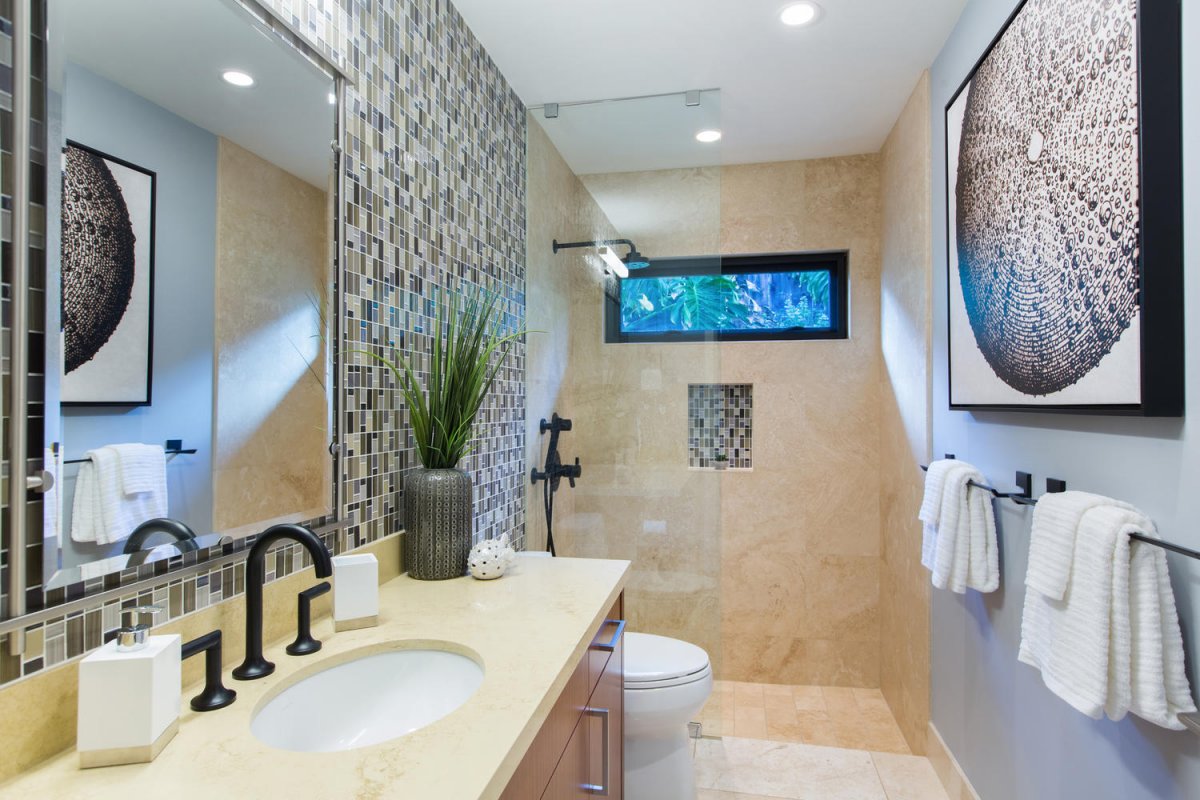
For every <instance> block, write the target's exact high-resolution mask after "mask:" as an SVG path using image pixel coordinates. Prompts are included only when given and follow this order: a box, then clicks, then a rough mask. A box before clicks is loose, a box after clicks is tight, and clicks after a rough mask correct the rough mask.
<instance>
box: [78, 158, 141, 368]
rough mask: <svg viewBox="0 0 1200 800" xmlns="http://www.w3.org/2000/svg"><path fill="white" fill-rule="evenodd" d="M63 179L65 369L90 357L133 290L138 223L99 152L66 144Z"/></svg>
mask: <svg viewBox="0 0 1200 800" xmlns="http://www.w3.org/2000/svg"><path fill="white" fill-rule="evenodd" d="M66 153H67V163H66V171H65V175H64V180H63V209H62V236H63V243H62V284H63V285H62V289H63V308H62V324H63V340H64V350H65V352H64V360H65V369H66V372H68V373H70V372H72V371H74V370H76V369H78V368H79V367H80V366H82V365H83V364H86V363H87V362H88V361H91V360H92V358H94V357H95V355H96V353H97V352H99V351H100V348H102V347H103V346H104V345H105V343H106V342H108V340H109V338H110V337H111V336H112V335H113V332H114V331H115V330H116V329H117V326H118V325H120V324H121V319H122V318H123V317H124V316H125V309H126V308H127V307H128V306H129V300H130V297H131V296H132V294H133V283H134V275H135V270H134V244H135V237H134V233H133V225H132V223H131V222H130V218H129V209H128V208H127V207H126V205H125V198H124V196H123V195H122V194H121V187H120V186H119V185H118V184H117V181H116V179H115V178H113V175H112V172H111V171H110V170H109V168H108V165H107V164H105V163H104V159H102V158H101V157H100V156H98V155H96V154H94V153H89V152H87V151H85V150H81V149H79V148H77V147H68V148H67V151H66Z"/></svg>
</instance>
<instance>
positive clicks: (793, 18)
mask: <svg viewBox="0 0 1200 800" xmlns="http://www.w3.org/2000/svg"><path fill="white" fill-rule="evenodd" d="M820 15H821V8H820V6H818V5H817V4H816V3H811V2H808V0H804V2H800V3H792V4H790V5H788V6H784V9H783V10H782V11H780V12H779V21H780V22H782V23H783V24H784V25H789V26H791V27H793V28H799V27H802V26H804V25H811V24H813V23H814V22H816V21H817V17H819V16H820Z"/></svg>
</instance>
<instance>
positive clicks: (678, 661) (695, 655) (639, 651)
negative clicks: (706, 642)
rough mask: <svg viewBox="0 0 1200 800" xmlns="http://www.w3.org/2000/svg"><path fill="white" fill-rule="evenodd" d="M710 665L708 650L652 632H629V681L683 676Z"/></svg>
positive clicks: (627, 676)
mask: <svg viewBox="0 0 1200 800" xmlns="http://www.w3.org/2000/svg"><path fill="white" fill-rule="evenodd" d="M707 667H708V653H706V652H704V650H702V649H701V648H699V647H697V646H696V645H694V644H690V643H688V642H681V641H679V640H678V639H671V638H668V637H666V636H655V635H654V634H652V633H632V632H631V633H626V634H625V684H626V685H628V684H631V683H642V682H647V681H662V680H667V679H670V678H681V677H684V676H687V675H692V674H694V673H697V672H703V671H704V670H705V669H706V668H707Z"/></svg>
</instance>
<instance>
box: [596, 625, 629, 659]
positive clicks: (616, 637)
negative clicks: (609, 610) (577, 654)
mask: <svg viewBox="0 0 1200 800" xmlns="http://www.w3.org/2000/svg"><path fill="white" fill-rule="evenodd" d="M604 624H605V625H616V626H617V628H616V630H614V631H613V635H612V638H610V639H609V640H608V641H607V642H594V643H593V644H592V647H595V648H596V649H597V650H607V651H608V652H610V653H611V652H612V651H614V650H616V649H617V643H618V642H620V641H621V634H623V633H625V620H623V619H606V620H604ZM601 627H603V626H601Z"/></svg>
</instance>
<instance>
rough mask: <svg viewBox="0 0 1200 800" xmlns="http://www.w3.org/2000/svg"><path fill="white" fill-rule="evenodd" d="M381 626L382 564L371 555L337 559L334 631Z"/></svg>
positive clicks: (335, 568)
mask: <svg viewBox="0 0 1200 800" xmlns="http://www.w3.org/2000/svg"><path fill="white" fill-rule="evenodd" d="M378 624H379V562H378V561H377V560H376V558H375V556H374V555H372V554H370V553H365V554H356V555H347V556H334V558H333V629H334V630H335V631H352V630H355V629H357V628H369V627H371V626H372V625H378Z"/></svg>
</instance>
